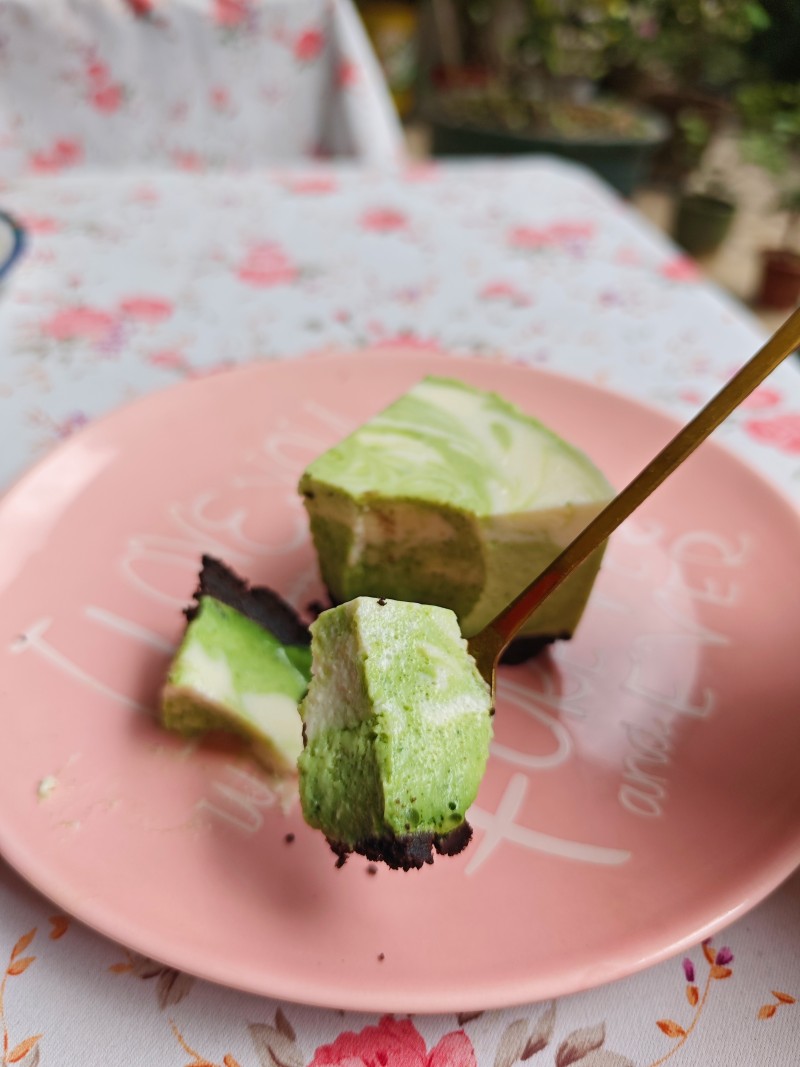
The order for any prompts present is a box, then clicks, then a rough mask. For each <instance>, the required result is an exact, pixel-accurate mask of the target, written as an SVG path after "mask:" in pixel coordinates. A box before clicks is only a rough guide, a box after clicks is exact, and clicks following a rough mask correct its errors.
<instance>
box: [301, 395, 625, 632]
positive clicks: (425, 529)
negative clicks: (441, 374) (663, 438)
mask: <svg viewBox="0 0 800 1067" xmlns="http://www.w3.org/2000/svg"><path fill="white" fill-rule="evenodd" d="M300 491H301V493H302V495H303V497H304V500H305V506H306V509H307V511H308V515H309V518H310V522H311V532H312V536H313V539H314V545H315V548H316V551H317V556H318V558H319V564H320V570H321V572H322V577H323V580H324V581H325V584H326V585H327V587H328V590H329V592H330V595H331V598H332V600H333V601H334V603H343V602H345V601H348V600H351V599H353V598H354V597H358V596H386V597H391V598H393V599H395V600H409V601H415V602H418V603H423V604H438V605H441V606H443V607H448V608H451V609H452V610H453V611H454V612H455V613H456V615H457V616H458V620H459V623H460V626H461V631H462V633H463V634H464V636H465V637H471V636H472V635H473V634H475V633H477V632H478V631H479V630H481V629H482V628H483V627H484V626H485V625H486V624H487V623H488V622H489V621H490V620H491V619H492V618H494V616H495V615H496V614H497V613H498V612H499V611H500V610H502V608H504V607H505V606H506V604H508V603H509V602H510V601H511V600H513V599H514V597H515V596H516V595H517V594H518V593H519V592H520V591H521V590H522V589H523V588H524V587H525V586H526V585H528V583H529V582H531V581H532V580H533V579H534V578H535V577H536V575H537V574H539V573H540V572H541V571H542V570H544V568H545V567H546V566H547V565H548V564H549V563H550V562H551V561H552V560H553V559H555V557H556V556H557V555H558V554H559V552H560V551H561V550H562V549H563V548H564V547H566V545H567V544H569V542H570V541H571V540H572V539H573V538H574V537H575V535H576V534H577V533H578V532H579V531H580V530H581V529H583V527H584V526H585V525H586V524H587V523H588V522H589V521H590V520H591V519H592V518H593V517H594V516H595V515H596V514H597V513H598V512H599V511H600V510H601V509H602V508H603V507H604V506H605V504H606V503H608V501H609V500H610V499H611V498H612V496H613V490H612V489H611V486H610V485H609V484H608V482H607V481H606V479H605V478H604V477H603V475H602V474H601V473H600V471H599V470H598V469H597V468H596V467H595V466H594V464H592V463H591V461H590V460H589V459H588V458H587V457H586V456H585V455H584V454H583V453H582V452H580V451H578V450H577V449H576V448H573V447H572V445H570V444H568V443H567V442H566V441H563V440H562V439H561V438H559V437H558V436H557V435H556V434H554V433H553V432H552V431H550V430H548V429H547V428H546V427H545V426H543V425H542V424H541V423H540V422H538V421H537V420H536V419H533V418H531V417H530V416H528V415H526V414H524V413H523V412H522V411H520V410H519V409H518V408H516V407H515V406H514V405H512V404H509V403H508V402H506V401H505V400H503V399H502V398H501V397H499V396H497V395H496V394H494V393H486V392H482V391H481V390H479V389H476V388H473V387H472V386H469V385H465V384H464V383H462V382H459V381H455V380H452V379H448V378H435V377H429V378H425V379H424V380H423V381H421V382H419V383H418V384H417V385H415V386H414V387H413V388H412V389H411V390H410V391H409V392H407V393H406V394H405V395H404V396H401V397H400V398H399V399H398V400H396V401H395V402H394V403H393V404H391V405H390V406H389V407H388V408H386V409H385V410H384V411H382V412H381V413H380V414H378V415H376V416H375V417H374V418H372V419H370V420H369V421H368V422H366V423H365V424H364V425H363V426H361V427H360V428H359V429H358V430H356V431H355V432H354V433H352V434H351V435H350V436H349V437H347V438H345V439H344V440H343V441H341V442H340V443H339V444H338V445H335V446H334V447H333V448H331V449H329V450H328V451H327V452H325V453H324V454H323V455H322V456H320V457H319V458H318V459H316V460H314V461H313V462H312V463H311V464H310V465H309V466H308V468H307V469H306V471H305V472H304V474H303V476H302V478H301V481H300ZM601 556H602V551H597V552H595V553H594V554H593V555H592V556H591V557H590V558H589V559H588V560H587V561H586V562H585V563H583V564H582V566H581V567H580V568H578V570H577V571H576V572H575V573H574V574H573V575H571V576H570V577H569V578H568V579H567V580H566V581H565V582H564V584H563V585H562V586H561V588H560V589H558V590H557V591H556V592H555V593H554V594H553V595H552V596H551V597H550V598H549V599H548V600H547V601H546V602H545V603H544V604H543V605H542V607H541V608H540V609H539V611H537V612H536V613H535V614H534V615H533V616H532V617H531V618H530V619H529V620H528V622H527V623H526V624H525V627H524V628H523V630H522V635H521V636H522V637H523V639H527V641H528V644H529V645H531V639H533V641H532V644H533V645H535V644H537V643H542V642H546V641H550V640H554V639H555V638H561V637H570V636H571V635H572V633H573V631H574V630H575V628H576V626H577V625H578V621H579V619H580V617H581V613H582V612H583V609H584V607H585V605H586V601H587V599H588V597H589V593H590V591H591V588H592V584H593V582H594V579H595V576H596V574H597V571H598V568H599V566H600V560H601Z"/></svg>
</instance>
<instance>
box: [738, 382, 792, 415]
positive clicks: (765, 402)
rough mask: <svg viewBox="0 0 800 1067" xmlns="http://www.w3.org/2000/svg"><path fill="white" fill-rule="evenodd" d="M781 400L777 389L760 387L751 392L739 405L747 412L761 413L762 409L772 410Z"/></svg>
mask: <svg viewBox="0 0 800 1067" xmlns="http://www.w3.org/2000/svg"><path fill="white" fill-rule="evenodd" d="M782 400H783V397H782V396H781V394H780V393H779V392H778V390H777V389H772V388H770V387H769V386H766V385H762V386H761V387H760V388H759V389H756V390H755V392H752V393H751V394H750V396H748V397H745V399H744V400H743V401H742V402H741V404H740V405H739V407H740V408H743V409H745V410H748V411H761V410H763V409H764V408H772V407H775V406H776V405H777V404H780V402H781V401H782Z"/></svg>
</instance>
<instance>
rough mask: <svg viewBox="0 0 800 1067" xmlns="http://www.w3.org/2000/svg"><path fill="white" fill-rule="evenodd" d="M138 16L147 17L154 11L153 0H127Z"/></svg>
mask: <svg viewBox="0 0 800 1067" xmlns="http://www.w3.org/2000/svg"><path fill="white" fill-rule="evenodd" d="M125 2H126V3H127V5H128V7H129V8H130V9H131V11H132V12H133V14H134V15H135V16H136V17H137V18H140V19H141V18H147V16H148V15H152V13H153V0H125Z"/></svg>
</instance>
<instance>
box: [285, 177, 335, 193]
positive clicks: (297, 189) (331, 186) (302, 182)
mask: <svg viewBox="0 0 800 1067" xmlns="http://www.w3.org/2000/svg"><path fill="white" fill-rule="evenodd" d="M286 188H287V189H288V190H289V192H290V193H295V194H296V195H299V196H309V195H315V196H316V195H318V194H320V193H333V192H336V181H335V180H334V179H333V178H331V177H328V176H327V175H323V174H319V175H313V174H309V175H308V176H307V177H303V178H294V179H293V180H291V181H289V182H287V185H286Z"/></svg>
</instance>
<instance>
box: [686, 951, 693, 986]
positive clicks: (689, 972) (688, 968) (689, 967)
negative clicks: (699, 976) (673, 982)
mask: <svg viewBox="0 0 800 1067" xmlns="http://www.w3.org/2000/svg"><path fill="white" fill-rule="evenodd" d="M683 973H684V974H685V975H686V981H687V982H693V981H694V964H693V963H692V961H691V960H690V959H689V957H688V956H686V957H685V958H684V960H683Z"/></svg>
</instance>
